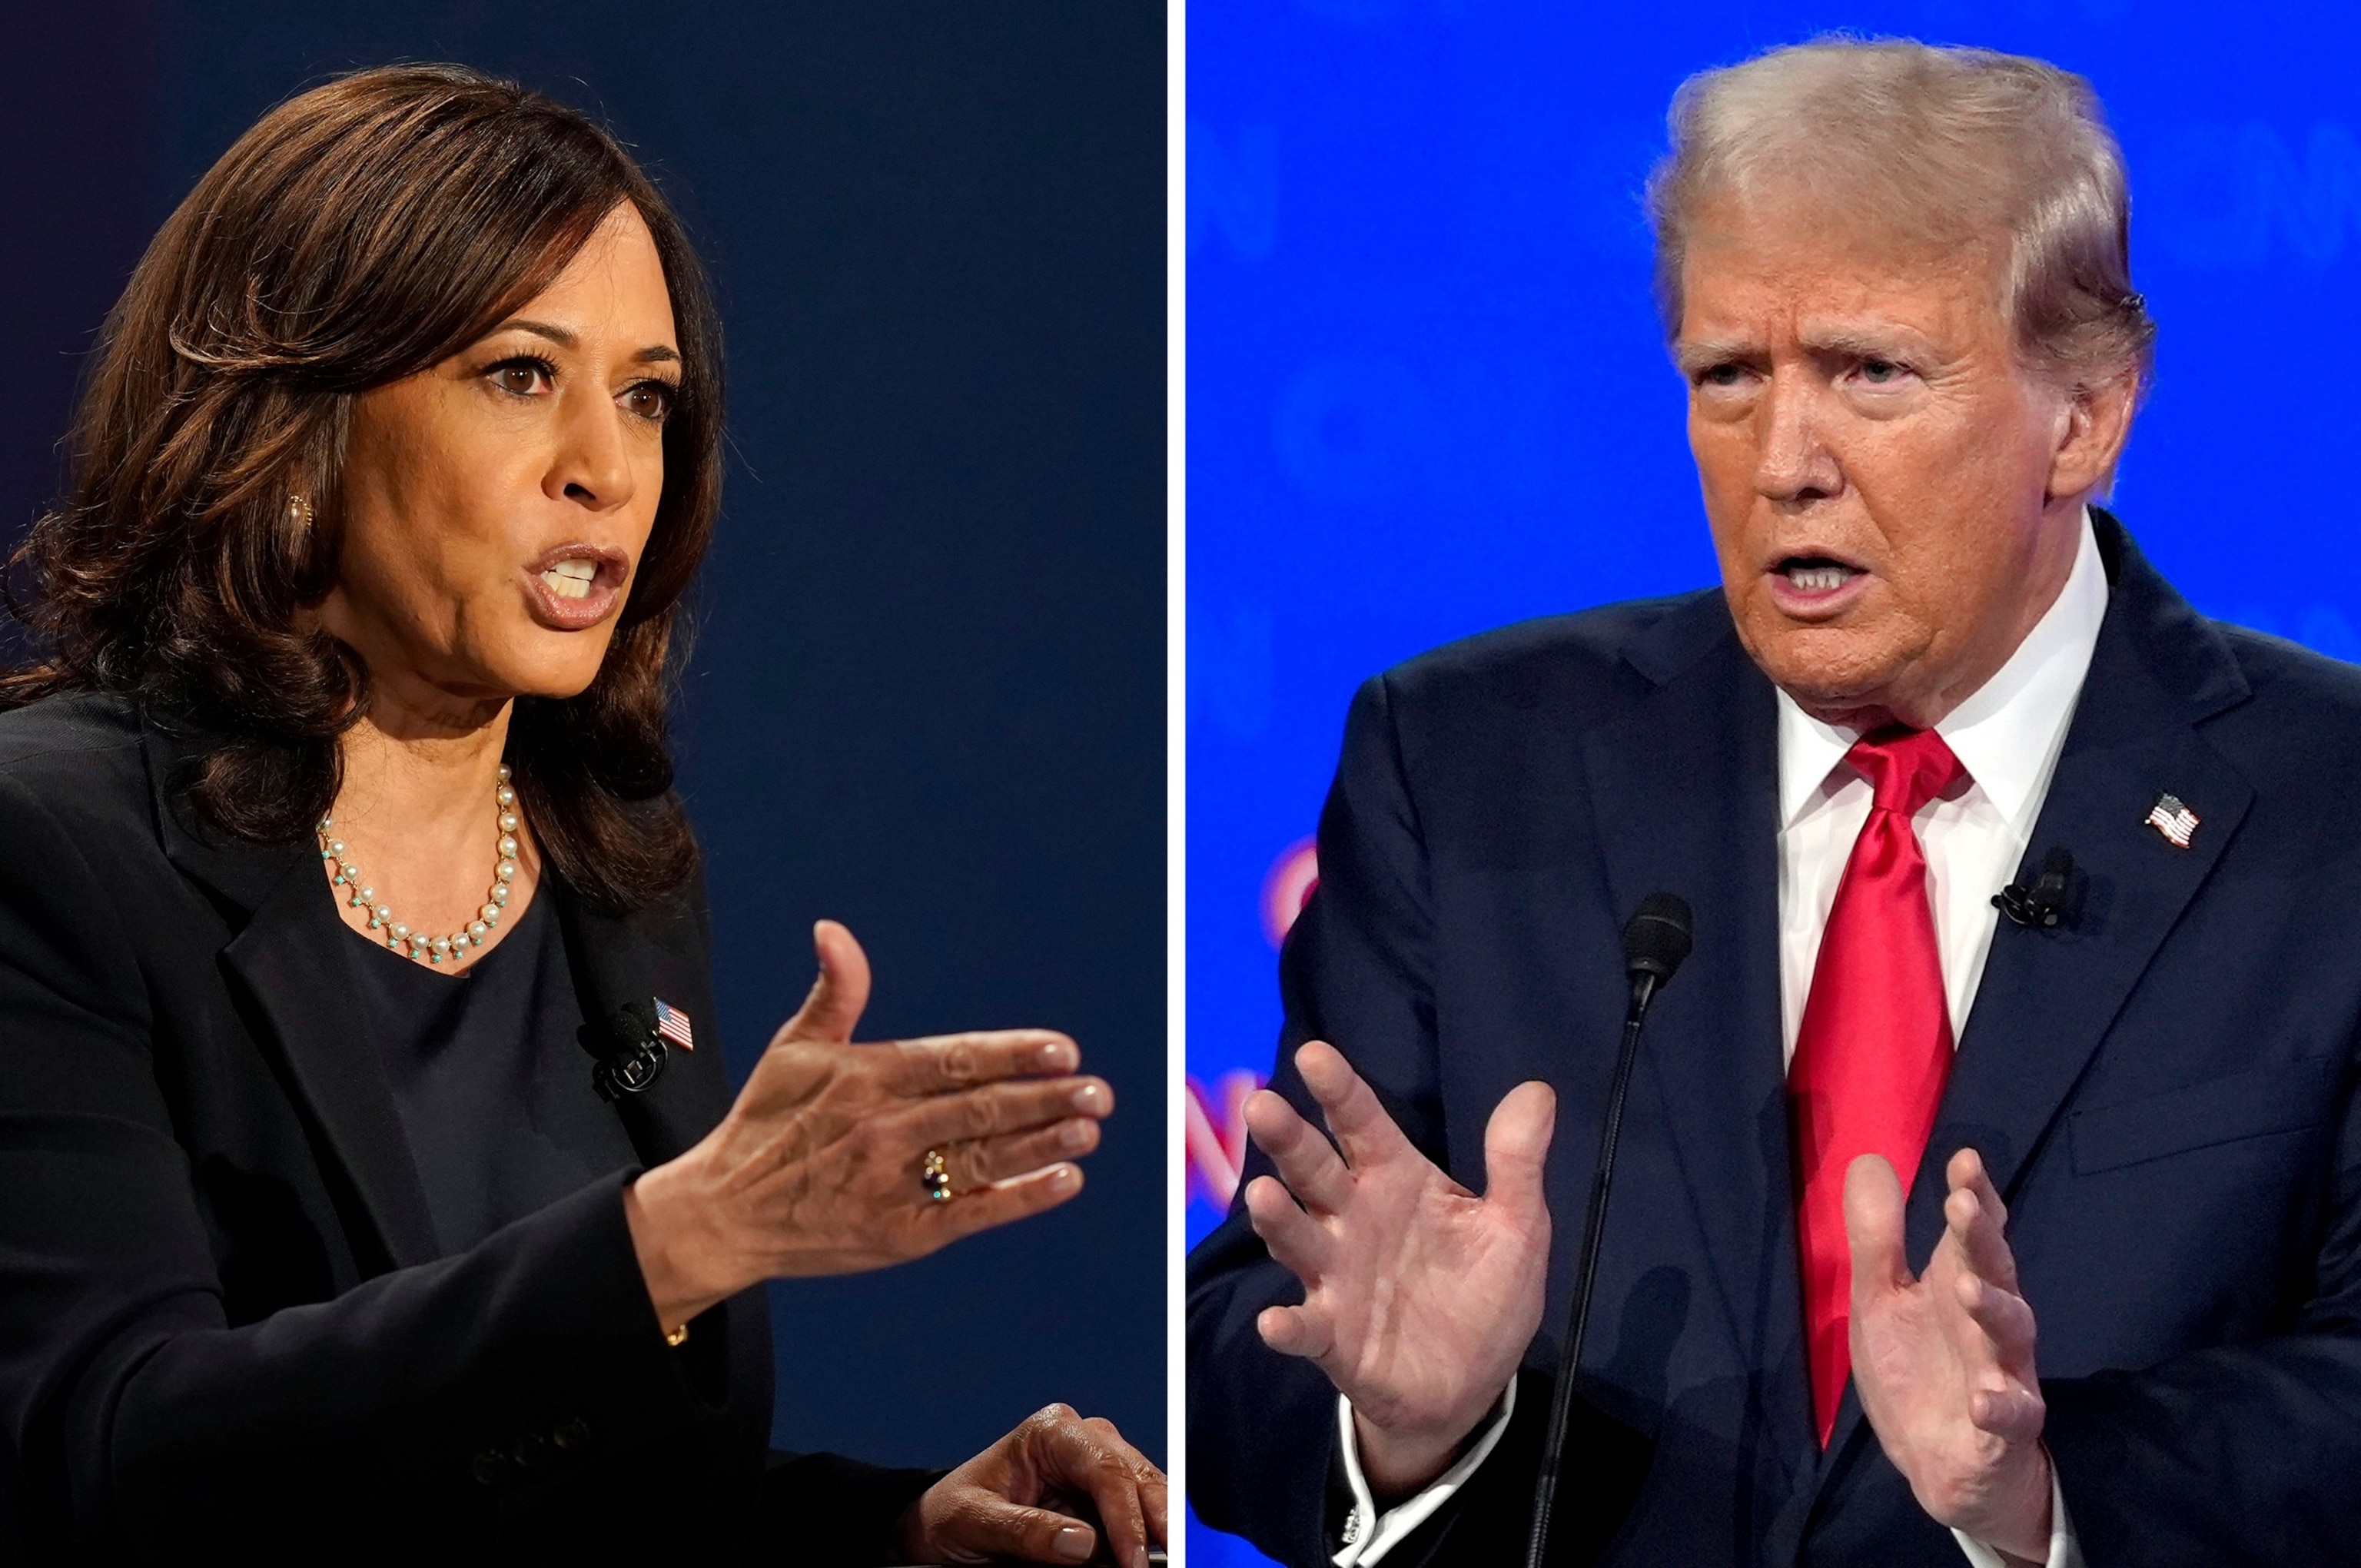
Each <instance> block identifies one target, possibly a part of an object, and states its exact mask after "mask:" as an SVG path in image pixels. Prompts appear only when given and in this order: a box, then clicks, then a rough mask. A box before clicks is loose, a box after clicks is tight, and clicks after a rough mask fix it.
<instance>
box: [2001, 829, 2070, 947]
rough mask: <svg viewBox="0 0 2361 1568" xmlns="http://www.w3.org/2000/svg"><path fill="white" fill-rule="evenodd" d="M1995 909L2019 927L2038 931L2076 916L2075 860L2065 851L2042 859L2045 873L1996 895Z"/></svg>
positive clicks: (2050, 852) (2011, 884) (2020, 880)
mask: <svg viewBox="0 0 2361 1568" xmlns="http://www.w3.org/2000/svg"><path fill="white" fill-rule="evenodd" d="M1992 901H1993V908H1994V909H1997V910H1999V911H2000V912H2001V913H2002V914H2003V915H2005V916H2008V917H2009V918H2010V919H2011V920H2013V921H2015V923H2016V924H2018V925H2019V926H2029V927H2033V928H2034V929H2035V930H2037V931H2048V930H2050V929H2053V928H2054V927H2057V926H2058V925H2059V923H2060V922H2061V921H2063V922H2065V923H2067V924H2071V923H2072V921H2073V917H2074V857H2073V856H2072V855H2070V854H2069V853H2068V852H2067V851H2066V850H2063V849H2057V850H2050V851H2049V852H2048V854H2047V855H2044V856H2043V857H2042V858H2041V874H2040V875H2039V876H2037V877H2036V878H2035V879H2034V880H2033V881H2032V882H2030V883H2028V882H2026V880H2025V878H2024V876H2023V875H2022V874H2020V875H2019V876H2018V877H2017V879H2016V881H2015V882H2013V883H2009V884H2008V885H2007V886H2006V887H2004V888H2002V889H2001V890H2000V891H1999V892H1998V893H1995V894H1993V899H1992Z"/></svg>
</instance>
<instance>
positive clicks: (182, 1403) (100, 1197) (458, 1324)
mask: <svg viewBox="0 0 2361 1568" xmlns="http://www.w3.org/2000/svg"><path fill="white" fill-rule="evenodd" d="M0 846H5V849H0V1422H5V1428H0V1433H4V1434H5V1435H0V1444H5V1448H0V1516H5V1514H6V1513H8V1512H10V1511H15V1512H16V1513H18V1514H20V1515H21V1516H22V1518H21V1520H20V1526H21V1528H24V1529H25V1530H27V1531H29V1532H30V1535H31V1536H32V1538H33V1539H37V1540H39V1541H43V1542H45V1543H46V1546H45V1550H47V1551H50V1552H73V1553H75V1554H78V1555H82V1554H86V1555H90V1556H101V1557H105V1558H107V1559H108V1560H114V1559H115V1558H118V1557H120V1558H126V1559H136V1560H146V1559H148V1558H149V1557H169V1558H170V1559H172V1560H176V1561H195V1560H198V1559H201V1558H202V1559H207V1560H211V1559H214V1558H216V1557H221V1558H223V1560H226V1556H225V1554H226V1553H227V1552H231V1551H234V1550H237V1549H241V1548H247V1549H257V1550H259V1551H260V1552H263V1553H264V1554H265V1555H270V1554H273V1553H274V1549H275V1550H276V1551H284V1550H286V1549H287V1546H288V1543H290V1542H291V1541H304V1540H310V1541H314V1542H316V1541H320V1540H322V1539H327V1540H331V1541H333V1540H336V1539H339V1538H340V1532H339V1530H338V1529H337V1526H338V1525H339V1523H340V1522H341V1524H342V1526H343V1534H344V1537H345V1538H346V1539H348V1538H349V1530H351V1528H352V1526H353V1525H354V1524H355V1523H356V1522H357V1521H362V1520H382V1521H387V1523H388V1526H389V1528H399V1527H397V1526H395V1525H394V1522H393V1521H405V1522H406V1523H408V1524H409V1525H410V1526H412V1527H413V1528H415V1527H418V1526H421V1525H423V1522H424V1521H428V1520H433V1519H451V1518H454V1517H457V1518H462V1519H464V1518H466V1517H468V1516H475V1517H478V1518H480V1519H483V1520H485V1521H487V1522H488V1523H489V1521H490V1520H491V1519H494V1518H496V1517H497V1515H498V1513H499V1510H500V1508H501V1507H502V1506H503V1504H504V1502H505V1500H506V1499H507V1497H509V1496H510V1495H511V1493H513V1492H517V1491H522V1490H526V1489H530V1488H532V1487H533V1486H538V1485H539V1484H540V1483H542V1482H544V1481H546V1480H551V1479H556V1478H560V1477H562V1476H564V1475H566V1474H567V1473H569V1472H574V1473H577V1474H578V1473H579V1471H580V1469H581V1467H584V1466H588V1465H597V1464H601V1463H602V1462H603V1461H605V1460H608V1459H611V1458H612V1457H613V1456H615V1455H616V1454H617V1453H620V1452H622V1451H624V1450H627V1449H629V1448H631V1447H634V1446H637V1445H641V1444H644V1443H646V1442H649V1441H651V1440H653V1439H657V1438H661V1437H663V1436H664V1435H665V1434H666V1433H668V1432H671V1431H675V1430H677V1429H679V1428H681V1427H683V1426H685V1425H686V1424H688V1423H691V1422H693V1421H696V1420H698V1419H699V1418H700V1416H701V1415H703V1414H704V1413H705V1412H706V1411H707V1410H708V1409H709V1408H710V1404H709V1401H708V1399H707V1398H704V1397H703V1396H702V1395H701V1394H700V1392H699V1388H700V1386H705V1387H709V1386H710V1379H708V1378H707V1377H701V1376H697V1365H696V1364H697V1362H698V1361H699V1360H700V1359H701V1355H698V1356H693V1355H691V1354H689V1353H690V1352H691V1351H701V1353H702V1354H710V1349H718V1348H719V1346H712V1347H710V1349H704V1348H703V1347H700V1346H699V1344H698V1343H696V1342H695V1341H692V1343H691V1345H690V1346H688V1347H686V1348H685V1349H684V1350H681V1351H675V1350H673V1349H671V1348H669V1347H667V1346H666V1345H665V1344H664V1342H663V1338H662V1335H661V1334H660V1332H658V1329H657V1325H656V1323H655V1321H654V1319H653V1313H652V1311H651V1310H650V1308H649V1305H648V1299H647V1291H646V1288H645V1286H644V1284H643V1283H642V1279H641V1277H640V1273H639V1268H638V1264H637V1260H636V1257H635V1255H634V1253H633V1250H632V1246H631V1237H630V1234H629V1231H628V1228H627V1226H626V1224H625V1222H624V1217H623V1211H622V1203H621V1201H620V1186H621V1180H622V1179H621V1178H620V1177H618V1178H615V1179H609V1180H607V1181H605V1182H602V1183H600V1184H598V1186H596V1187H593V1188H591V1189H588V1190H584V1191H583V1192H580V1193H577V1194H576V1195H575V1196H573V1197H571V1198H569V1199H567V1200H566V1201H562V1202H560V1203H557V1204H555V1205H554V1206H553V1207H551V1208H549V1209H547V1210H544V1211H543V1212H540V1213H537V1214H534V1215H533V1216H531V1217H530V1218H528V1219H526V1220H523V1221H521V1222H519V1223H516V1224H513V1225H511V1226H509V1227H507V1228H506V1229H504V1230H502V1231H500V1232H499V1233H497V1234H494V1235H493V1236H491V1237H489V1239H488V1240H486V1241H485V1242H484V1243H483V1244H482V1245H479V1246H477V1247H475V1248H473V1249H472V1250H470V1251H468V1252H467V1253H464V1254H461V1255H456V1256H454V1257H450V1258H446V1259H444V1260H441V1261H439V1262H436V1263H433V1264H430V1265H426V1266H420V1267H414V1268H409V1269H403V1270H400V1271H396V1272H392V1273H388V1274H384V1275H380V1276H379V1277H376V1278H373V1279H370V1280H368V1281H367V1282H366V1283H364V1284H362V1285H360V1286H358V1287H357V1288H354V1289H352V1290H349V1291H348V1292H346V1294H344V1295H342V1296H340V1297H338V1298H336V1299H334V1300H329V1301H324V1302H320V1303H318V1304H315V1305H309V1306H303V1307H298V1308H292V1309H289V1310H281V1311H279V1312H276V1313H274V1314H272V1315H271V1316H269V1317H268V1318H266V1319H264V1320H263V1321H258V1322H251V1323H246V1324H242V1325H238V1326H232V1325H231V1324H230V1323H229V1322H228V1321H226V1319H225V1310H224V1306H223V1299H224V1297H223V1289H222V1285H221V1281H220V1279H219V1277H217V1271H216V1266H215V1263H214V1252H213V1249H212V1247H211V1246H210V1245H209V1240H208V1236H207V1233H206V1227H205V1223H204V1221H203V1218H202V1215H201V1212H200V1209H199V1206H198V1203H197V1201H196V1198H195V1194H194V1190H193V1188H192V1177H191V1172H190V1169H189V1165H188V1160H187V1157H186V1156H185V1155H184V1153H183V1151H182V1148H181V1145H180V1144H179V1143H178V1142H177V1141H176V1140H175V1138H174V1129H173V1126H172V1124H171V1119H170V1115H169V1114H168V1112H167V1108H166V1106H167V1101H166V1097H165V1095H164V1093H163V1092H162V1090H161V1088H160V1087H159V1082H158V1080H157V1077H156V1071H157V1068H156V1063H155V1062H154V1060H153V1059H152V1058H151V1056H150V1053H149V1049H148V1041H149V1039H150V1037H151V1019H150V1017H149V1015H148V1006H149V1003H148V994H149V993H148V988H147V986H146V984H145V981H144V977H143V974H142V971H141V966H140V963H139V960H138V957H137V953H136V952H135V951H134V950H133V946H132V944H131V942H130V941H129V939H128V938H127V937H126V933H125V929H124V927H123V925H122V923H121V922H120V921H119V920H118V918H117V916H116V913H115V906H114V905H113V904H112V903H111V902H110V899H111V896H112V895H111V894H110V890H109V889H108V888H106V887H105V886H104V885H102V883H101V882H100V880H99V879H98V877H97V876H96V875H95V874H94V873H93V872H92V871H91V869H90V866H89V864H88V862H87V861H86V860H85V859H84V857H83V856H82V854H81V853H80V852H79V851H78V850H77V847H76V845H75V843H74V841H73V839H72V836H71V834H69V833H67V832H66V831H65V830H64V829H63V828H61V827H60V825H59V823H58V822H57V820H56V819H55V818H54V817H52V816H51V815H50V813H49V811H48V810H47V809H45V808H44V807H43V806H42V805H41V804H40V803H39V802H38V800H37V799H36V798H35V797H34V796H33V795H31V794H30V793H29V792H28V791H27V790H26V789H25V788H24V786H23V785H22V784H19V783H17V782H16V781H15V780H13V779H8V778H0ZM724 1310H727V1309H724ZM715 1337H719V1336H718V1335H717V1336H715ZM708 1370H709V1369H708ZM12 1470H13V1471H14V1473H15V1474H14V1475H13V1477H12V1476H11V1475H9V1474H8V1472H9V1471H12ZM11 1491H13V1492H15V1493H16V1497H15V1498H14V1500H13V1501H14V1508H13V1510H12V1509H11V1508H10V1507H8V1506H7V1505H8V1504H9V1503H10V1501H11V1500H10V1499H9V1498H7V1497H6V1496H5V1493H7V1492H11ZM0 1523H5V1518H0ZM323 1532H325V1533H324V1534H323Z"/></svg>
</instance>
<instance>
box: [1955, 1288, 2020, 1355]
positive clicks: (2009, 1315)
mask: <svg viewBox="0 0 2361 1568" xmlns="http://www.w3.org/2000/svg"><path fill="white" fill-rule="evenodd" d="M1957 1288H1958V1291H1959V1298H1960V1308H1961V1310H1964V1311H1965V1312H1966V1313H1967V1314H1968V1317H1969V1319H1970V1320H1971V1321H1973V1322H1974V1324H1975V1325H1976V1327H1977V1328H1979V1329H1981V1330H1982V1331H1983V1335H1984V1337H1985V1338H1986V1339H1988V1340H1990V1341H1991V1342H1992V1346H1993V1359H1994V1360H1996V1361H1998V1362H1999V1363H2000V1364H2001V1365H2002V1366H2003V1367H2004V1368H2008V1369H2010V1370H2015V1369H2016V1368H2019V1367H2023V1366H2026V1365H2030V1364H2031V1363H2032V1360H2033V1343H2034V1327H2033V1308H2032V1307H2031V1306H2030V1305H2029V1304H2028V1303H2027V1302H2026V1299H2025V1298H2024V1297H2022V1296H2020V1295H2018V1294H2017V1293H2016V1292H2015V1291H2014V1290H2004V1289H2003V1288H2001V1287H1999V1286H1997V1285H1994V1284H1993V1282H1992V1281H1990V1280H1989V1279H1985V1278H1983V1277H1981V1276H1978V1275H1974V1274H1962V1275H1960V1277H1959V1281H1958V1287H1957Z"/></svg>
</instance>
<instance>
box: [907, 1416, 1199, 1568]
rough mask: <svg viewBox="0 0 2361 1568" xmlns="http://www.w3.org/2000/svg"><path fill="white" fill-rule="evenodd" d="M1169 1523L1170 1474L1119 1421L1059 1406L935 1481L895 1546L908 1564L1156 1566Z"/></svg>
mask: <svg viewBox="0 0 2361 1568" xmlns="http://www.w3.org/2000/svg"><path fill="white" fill-rule="evenodd" d="M1093 1519H1095V1520H1096V1527H1095V1528H1093V1523H1092V1522H1091V1521H1093ZM1164 1530H1165V1484H1164V1472H1162V1471H1161V1470H1159V1469H1158V1468H1156V1466H1155V1465H1153V1464H1149V1463H1148V1461H1147V1459H1145V1458H1144V1457H1142V1456H1141V1454H1140V1453H1139V1451H1138V1450H1137V1449H1136V1448H1134V1447H1132V1446H1131V1444H1129V1443H1127V1442H1124V1441H1123V1434H1122V1433H1121V1432H1118V1431H1115V1425H1114V1423H1113V1422H1110V1421H1105V1420H1097V1419H1095V1418H1094V1419H1093V1420H1082V1417H1080V1416H1078V1415H1076V1414H1075V1413H1074V1412H1073V1409H1072V1408H1071V1406H1067V1405H1051V1406H1050V1407H1049V1409H1044V1410H1038V1411H1036V1412H1035V1413H1034V1414H1033V1415H1032V1416H1030V1417H1028V1418H1027V1420H1026V1422H1025V1424H1024V1425H1022V1426H1020V1427H1018V1428H1017V1429H1016V1431H1013V1432H1010V1433H1009V1434H1008V1435H1007V1436H1006V1437H1004V1438H1002V1439H1001V1440H1000V1441H999V1442H995V1443H994V1444H993V1445H992V1446H991V1447H990V1448H987V1449H985V1450H984V1451H983V1453H979V1454H977V1455H976V1456H975V1457H974V1458H973V1459H971V1460H969V1461H968V1462H967V1463H966V1464H962V1465H961V1466H960V1467H959V1468H958V1469H956V1470H954V1471H952V1472H951V1473H950V1475H946V1476H944V1477H943V1478H942V1479H941V1480H939V1481H938V1482H936V1483H935V1484H934V1485H933V1486H930V1487H928V1489H927V1492H926V1495H925V1496H924V1497H920V1498H919V1499H918V1500H917V1502H915V1503H913V1504H911V1505H910V1508H909V1511H908V1512H907V1513H906V1514H904V1515H903V1516H902V1520H901V1523H900V1524H899V1525H898V1526H897V1527H896V1529H895V1540H894V1546H895V1552H898V1553H899V1554H900V1557H901V1560H902V1561H904V1562H908V1563H992V1562H997V1561H1000V1560H1003V1559H1006V1558H1015V1559H1016V1560H1018V1561H1020V1562H1025V1563H1084V1562H1098V1563H1120V1564H1122V1565H1123V1568H1148V1548H1149V1547H1151V1546H1161V1545H1163V1544H1164ZM1094 1553H1095V1555H1093V1554H1094Z"/></svg>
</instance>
